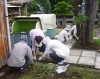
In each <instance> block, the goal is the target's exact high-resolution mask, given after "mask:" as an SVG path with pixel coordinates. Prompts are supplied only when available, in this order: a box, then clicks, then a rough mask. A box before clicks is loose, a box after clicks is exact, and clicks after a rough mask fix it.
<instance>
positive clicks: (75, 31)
mask: <svg viewBox="0 0 100 79" xmlns="http://www.w3.org/2000/svg"><path fill="white" fill-rule="evenodd" d="M72 30H74V32H73V35H74V36H75V37H76V39H77V40H78V37H77V28H76V25H74V26H73V27H72V28H71V30H70V31H72Z"/></svg>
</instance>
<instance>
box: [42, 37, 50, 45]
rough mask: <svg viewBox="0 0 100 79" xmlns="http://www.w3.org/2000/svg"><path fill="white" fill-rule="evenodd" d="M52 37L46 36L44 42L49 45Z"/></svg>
mask: <svg viewBox="0 0 100 79" xmlns="http://www.w3.org/2000/svg"><path fill="white" fill-rule="evenodd" d="M50 40H51V39H50V38H49V37H45V38H44V39H43V41H42V42H43V43H44V44H45V45H47V44H48V42H49V41H50Z"/></svg>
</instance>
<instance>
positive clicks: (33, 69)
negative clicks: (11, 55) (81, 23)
mask: <svg viewBox="0 0 100 79" xmlns="http://www.w3.org/2000/svg"><path fill="white" fill-rule="evenodd" d="M28 67H29V70H28V71H27V72H24V73H19V72H14V71H13V72H9V73H7V74H6V75H4V77H1V79H99V78H100V70H96V69H95V68H94V66H87V65H78V64H77V65H75V64H70V66H69V67H68V69H67V71H66V72H64V73H61V74H58V73H57V72H55V65H50V64H48V61H47V62H46V61H41V62H38V61H34V65H31V66H28Z"/></svg>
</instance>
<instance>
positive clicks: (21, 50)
mask: <svg viewBox="0 0 100 79" xmlns="http://www.w3.org/2000/svg"><path fill="white" fill-rule="evenodd" d="M25 56H27V57H28V59H29V61H30V63H33V55H32V51H31V48H30V47H29V46H28V45H27V44H26V42H24V41H21V42H19V43H16V44H15V45H14V48H13V49H12V51H11V54H10V57H9V58H8V60H7V64H8V66H11V67H21V66H23V65H24V64H25Z"/></svg>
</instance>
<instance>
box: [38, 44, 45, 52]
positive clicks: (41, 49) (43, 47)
mask: <svg viewBox="0 0 100 79" xmlns="http://www.w3.org/2000/svg"><path fill="white" fill-rule="evenodd" d="M45 48H46V46H45V44H42V46H41V47H40V48H39V51H40V52H43V53H44V51H45Z"/></svg>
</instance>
